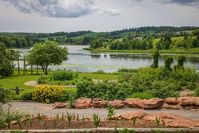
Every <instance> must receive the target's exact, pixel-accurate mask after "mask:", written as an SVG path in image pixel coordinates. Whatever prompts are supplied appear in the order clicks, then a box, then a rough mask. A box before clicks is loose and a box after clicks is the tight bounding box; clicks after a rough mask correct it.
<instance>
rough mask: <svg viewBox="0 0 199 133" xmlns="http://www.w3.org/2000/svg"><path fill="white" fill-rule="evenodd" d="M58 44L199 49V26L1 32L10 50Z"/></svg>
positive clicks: (115, 48) (125, 47)
mask: <svg viewBox="0 0 199 133" xmlns="http://www.w3.org/2000/svg"><path fill="white" fill-rule="evenodd" d="M45 40H51V41H57V42H59V43H60V44H69V45H90V46H91V48H93V49H96V48H99V47H107V46H108V48H110V49H112V50H124V49H128V50H130V49H143V50H145V49H152V48H158V49H169V48H195V47H199V41H198V40H199V27H168V26H161V27H140V28H129V29H123V30H118V31H112V32H93V31H89V30H88V31H77V32H56V33H0V42H2V43H4V44H5V45H6V47H8V48H25V47H31V46H33V44H34V43H36V42H42V41H45Z"/></svg>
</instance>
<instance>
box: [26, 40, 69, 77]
mask: <svg viewBox="0 0 199 133" xmlns="http://www.w3.org/2000/svg"><path fill="white" fill-rule="evenodd" d="M67 54H68V52H67V49H66V48H61V47H59V46H58V43H56V42H53V41H45V42H43V43H37V44H35V45H34V47H33V48H32V49H31V51H30V53H29V54H28V56H27V59H28V62H29V64H32V65H39V66H41V68H42V70H43V72H44V73H45V74H47V72H48V71H47V70H48V66H49V65H59V64H61V63H62V61H64V60H66V59H67Z"/></svg>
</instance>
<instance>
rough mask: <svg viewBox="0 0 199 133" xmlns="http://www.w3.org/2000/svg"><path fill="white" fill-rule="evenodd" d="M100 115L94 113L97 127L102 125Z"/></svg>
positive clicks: (94, 121)
mask: <svg viewBox="0 0 199 133" xmlns="http://www.w3.org/2000/svg"><path fill="white" fill-rule="evenodd" d="M100 121H101V119H100V117H99V115H98V114H93V123H94V125H95V127H96V128H97V127H98V126H99V125H100Z"/></svg>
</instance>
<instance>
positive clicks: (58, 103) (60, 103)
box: [53, 102, 66, 109]
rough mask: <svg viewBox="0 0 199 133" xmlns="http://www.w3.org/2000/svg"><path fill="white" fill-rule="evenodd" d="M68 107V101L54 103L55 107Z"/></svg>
mask: <svg viewBox="0 0 199 133" xmlns="http://www.w3.org/2000/svg"><path fill="white" fill-rule="evenodd" d="M65 107H66V103H62V102H56V103H55V104H54V105H53V108H54V109H55V108H58V109H59V108H65Z"/></svg>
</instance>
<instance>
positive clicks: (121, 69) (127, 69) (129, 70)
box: [118, 68, 137, 73]
mask: <svg viewBox="0 0 199 133" xmlns="http://www.w3.org/2000/svg"><path fill="white" fill-rule="evenodd" d="M118 72H131V73H133V72H137V69H132V68H120V69H119V70H118Z"/></svg>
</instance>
